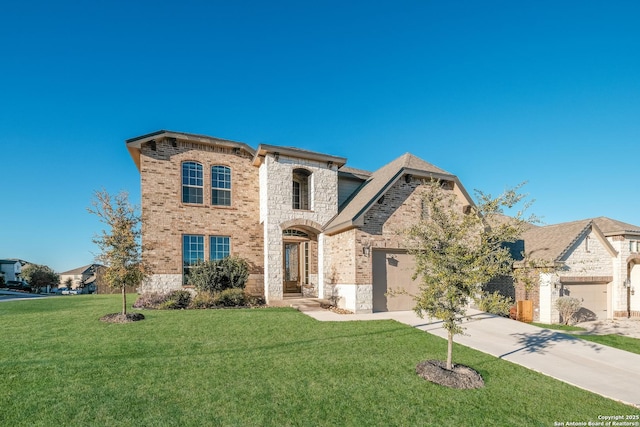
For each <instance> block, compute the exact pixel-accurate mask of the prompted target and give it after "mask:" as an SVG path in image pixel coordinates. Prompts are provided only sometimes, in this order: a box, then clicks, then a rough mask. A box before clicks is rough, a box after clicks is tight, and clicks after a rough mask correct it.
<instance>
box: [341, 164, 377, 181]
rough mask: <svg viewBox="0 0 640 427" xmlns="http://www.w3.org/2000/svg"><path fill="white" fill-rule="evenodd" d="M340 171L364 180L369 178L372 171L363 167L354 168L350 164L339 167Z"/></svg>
mask: <svg viewBox="0 0 640 427" xmlns="http://www.w3.org/2000/svg"><path fill="white" fill-rule="evenodd" d="M338 172H339V173H341V174H343V175H353V176H355V177H356V178H359V179H363V180H366V179H367V178H369V177H371V172H369V171H366V170H363V169H356V168H352V167H349V166H342V167H341V168H340V169H338Z"/></svg>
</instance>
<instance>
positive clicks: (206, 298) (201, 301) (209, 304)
mask: <svg viewBox="0 0 640 427" xmlns="http://www.w3.org/2000/svg"><path fill="white" fill-rule="evenodd" d="M216 301H217V299H216V297H215V295H214V294H212V293H211V292H198V295H196V296H195V297H194V298H193V299H192V300H191V305H189V308H214V307H215V306H216Z"/></svg>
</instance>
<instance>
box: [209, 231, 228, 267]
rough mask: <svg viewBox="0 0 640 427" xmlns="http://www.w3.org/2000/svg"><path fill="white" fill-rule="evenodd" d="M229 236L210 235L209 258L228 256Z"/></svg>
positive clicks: (216, 258)
mask: <svg viewBox="0 0 640 427" xmlns="http://www.w3.org/2000/svg"><path fill="white" fill-rule="evenodd" d="M229 241H230V238H229V237H227V236H211V237H210V239H209V259H210V260H212V261H217V260H219V259H223V258H226V257H228V256H229V253H230V252H231V251H230V249H231V244H230V242H229Z"/></svg>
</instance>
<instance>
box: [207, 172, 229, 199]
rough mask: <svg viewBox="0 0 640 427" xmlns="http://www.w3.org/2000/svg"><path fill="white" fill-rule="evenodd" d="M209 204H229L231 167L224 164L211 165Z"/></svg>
mask: <svg viewBox="0 0 640 427" xmlns="http://www.w3.org/2000/svg"><path fill="white" fill-rule="evenodd" d="M211 204H212V205H214V206H231V169H229V168H228V167H226V166H220V165H216V166H212V167H211Z"/></svg>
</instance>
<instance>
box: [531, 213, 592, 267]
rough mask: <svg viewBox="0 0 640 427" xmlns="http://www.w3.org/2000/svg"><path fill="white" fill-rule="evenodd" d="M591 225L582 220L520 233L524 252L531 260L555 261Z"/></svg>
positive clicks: (589, 222) (590, 222)
mask: <svg viewBox="0 0 640 427" xmlns="http://www.w3.org/2000/svg"><path fill="white" fill-rule="evenodd" d="M591 224H592V221H591V220H590V219H584V220H581V221H573V222H565V223H562V224H555V225H547V226H544V227H534V228H531V229H529V230H527V231H525V232H524V233H522V238H523V240H524V249H525V252H526V253H527V255H528V256H529V257H530V258H532V259H538V260H546V261H556V260H558V259H559V258H560V257H561V255H562V254H564V253H565V252H566V251H567V250H568V249H569V247H570V246H571V245H572V244H573V243H574V242H575V241H576V240H577V239H578V238H579V237H580V236H581V235H582V234H583V233H584V232H585V231H586V230H587V229H588V228H589V227H591Z"/></svg>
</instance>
